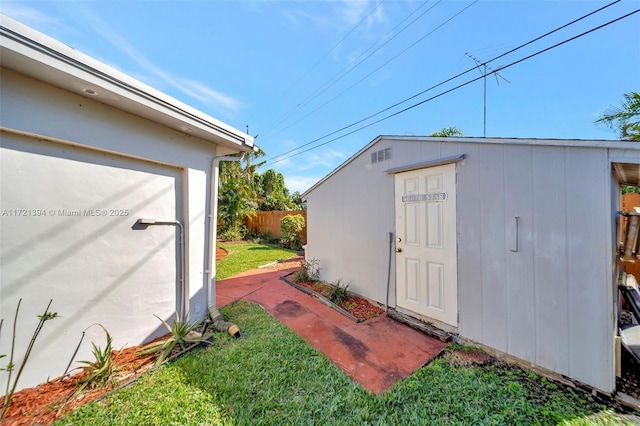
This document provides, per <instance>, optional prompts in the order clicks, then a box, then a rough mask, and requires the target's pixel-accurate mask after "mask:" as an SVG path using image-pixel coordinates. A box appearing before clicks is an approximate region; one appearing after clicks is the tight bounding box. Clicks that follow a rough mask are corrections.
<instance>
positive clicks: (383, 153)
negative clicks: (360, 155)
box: [371, 148, 391, 164]
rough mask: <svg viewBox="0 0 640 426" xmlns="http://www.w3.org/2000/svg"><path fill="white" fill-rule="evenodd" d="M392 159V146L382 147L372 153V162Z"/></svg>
mask: <svg viewBox="0 0 640 426" xmlns="http://www.w3.org/2000/svg"><path fill="white" fill-rule="evenodd" d="M390 159H391V148H386V149H381V150H380V151H376V152H372V153H371V163H372V164H373V163H379V162H381V161H384V160H390Z"/></svg>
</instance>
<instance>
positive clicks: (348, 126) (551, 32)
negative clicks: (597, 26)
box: [267, 0, 635, 162]
mask: <svg viewBox="0 0 640 426" xmlns="http://www.w3.org/2000/svg"><path fill="white" fill-rule="evenodd" d="M620 1H621V0H615V1H613V2H611V3H609V4H607V5H605V6H603V7H600V8H598V9H596V10H594V11H593V12H590V13H587V14H586V15H583V16H581V17H579V18H577V19H574V20H573V21H571V22H568V23H566V24H564V25H561V26H559V27H557V28H555V29H553V30H551V31H548V32H546V33H544V34H542V35H541V36H538V37H536V38H534V39H532V40H529V41H527V42H525V43H523V44H521V45H519V46H517V47H515V48H513V49H511V50H509V51H507V52H505V53H502V54H500V55H498V56H496V57H494V58H492V59H490V60H488V61H485V62H483V63H481V64H479V65H480V66H482V65H487V64H489V63H491V62H494V61H496V60H498V59H500V58H503V57H505V56H507V55H510V54H511V53H513V52H516V51H517V50H520V49H522V48H524V47H526V46H528V45H530V44H532V43H535V42H537V41H539V40H541V39H543V38H545V37H548V36H550V35H551V34H554V33H556V32H558V31H560V30H562V29H564V28H567V27H568V26H570V25H573V24H575V23H577V22H579V21H581V20H583V19H586V18H588V17H589V16H592V15H594V14H596V13H598V12H601V11H602V10H604V9H606V8H608V7H610V6H613V5H614V4H616V3H619V2H620ZM633 13H635V12H633ZM475 69H477V67H471V68H469V69H467V70H466V71H463V72H460V73H458V74H456V75H454V76H453V77H449V78H448V79H446V80H443V81H441V82H440V83H437V84H435V85H433V86H431V87H428V88H427V89H425V90H423V91H421V92H418V93H416V94H414V95H412V96H410V97H408V98H405V99H403V100H401V101H399V102H396V103H395V104H393V105H390V106H388V107H386V108H384V109H382V110H380V111H378V112H375V113H373V114H370V115H368V116H366V117H364V118H362V119H360V120H358V121H355V122H353V123H351V124H349V125H347V126H344V127H341V128H339V129H337V130H335V131H333V132H330V133H327V134H326V135H324V136H321V137H319V138H316V139H314V140H312V141H310V142H307V143H305V144H303V145H300V146H299V147H296V148H294V149H291V150H289V151H286V152H284V153H282V154H278V155H275V156H273V157H271V158H269V159H268V160H267V162H269V160H272V159H276V158H279V157H282V156H285V155H287V154H289V153H292V152H295V151H298V150H300V149H302V148H304V147H305V146H309V145H311V144H313V143H316V142H319V141H321V140H322V139H324V138H327V137H329V136H332V135H335V134H336V133H339V132H341V131H343V130H347V129H349V128H351V127H354V126H356V125H358V124H360V123H362V122H364V121H367V120H369V119H371V118H373V117H376V116H378V115H380V114H382V113H385V112H387V111H389V110H391V109H393V108H395V107H398V106H400V105H402V104H404V103H406V102H408V101H410V100H412V99H415V98H417V97H419V96H421V95H423V94H425V93H427V92H429V91H431V90H433V89H436V88H437V87H440V86H443V85H444V84H446V83H449V82H450V81H453V80H455V79H457V78H459V77H462V76H463V75H465V74H468V73H469V72H471V71H473V70H475ZM500 69H502V68H498V70H497V71H499V70H500ZM480 78H482V77H480ZM476 80H477V79H476ZM476 80H473V81H476ZM349 134H351V133H348V134H347V135H349ZM347 135H345V136H347ZM333 140H334V139H332V141H333ZM318 146H322V145H318ZM307 151H308V150H305V151H303V152H307ZM286 158H290V157H286ZM277 161H281V160H277ZM274 162H275V161H274Z"/></svg>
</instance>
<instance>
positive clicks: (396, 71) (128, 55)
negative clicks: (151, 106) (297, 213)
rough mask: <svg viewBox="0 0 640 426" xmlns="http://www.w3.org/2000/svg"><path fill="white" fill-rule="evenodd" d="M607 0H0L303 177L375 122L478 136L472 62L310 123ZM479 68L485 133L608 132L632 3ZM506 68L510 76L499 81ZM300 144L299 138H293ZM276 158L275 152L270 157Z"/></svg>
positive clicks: (362, 140) (633, 23)
mask: <svg viewBox="0 0 640 426" xmlns="http://www.w3.org/2000/svg"><path fill="white" fill-rule="evenodd" d="M609 3H610V2H600V1H577V0H576V1H562V0H557V1H551V2H547V1H520V0H511V1H490V0H480V1H473V0H464V1H457V0H455V1H454V0H448V1H437V0H431V1H429V2H424V1H417V0H416V1H413V0H384V1H380V0H363V1H358V0H348V1H338V0H334V1H328V0H327V1H276V0H273V1H271V0H264V1H259V0H254V1H135V2H133V1H115V0H112V1H35V2H29V1H9V0H2V2H1V3H0V11H2V13H4V14H6V15H9V16H11V17H13V18H14V19H17V20H18V21H21V22H22V23H24V24H26V25H29V26H31V27H33V28H35V29H37V30H39V31H41V32H43V33H45V34H47V35H49V36H51V37H54V38H56V39H58V40H60V41H62V42H64V43H66V44H68V45H70V46H72V47H74V48H75V49H77V50H79V51H81V52H83V53H86V54H88V55H90V56H93V57H94V58H96V59H98V60H100V61H102V62H105V63H107V64H109V65H111V66H113V67H115V68H117V69H119V70H121V71H123V72H125V73H127V74H129V75H131V76H133V77H135V78H137V79H139V80H141V81H143V82H145V83H147V84H149V85H151V86H153V87H155V88H156V89H159V90H161V91H163V92H165V93H167V94H169V95H171V96H173V97H175V98H177V99H179V100H181V101H183V102H185V103H187V104H189V105H192V106H193V107H195V108H198V109H200V110H202V111H204V112H206V113H208V114H210V115H212V116H214V117H216V118H217V119H219V120H221V121H224V122H226V123H228V124H230V125H232V126H234V127H236V128H239V129H242V130H246V128H247V125H248V126H249V132H250V133H251V134H252V135H258V138H257V139H256V143H257V144H258V145H259V146H260V147H261V148H262V149H263V150H264V151H265V152H266V153H267V156H266V159H268V162H267V168H274V169H275V170H276V171H278V172H281V173H282V174H284V176H285V180H286V184H287V187H288V188H289V189H290V190H291V191H296V190H297V191H301V192H303V191H304V190H306V189H307V188H309V187H310V186H311V185H312V184H314V183H315V182H317V181H318V180H319V179H321V178H322V177H323V176H324V175H326V174H327V173H328V172H330V171H331V170H333V169H334V168H335V167H336V166H338V165H339V164H341V163H342V162H343V161H344V160H346V159H347V158H349V157H350V156H351V155H353V154H354V153H355V152H356V151H357V150H358V149H360V148H362V147H363V146H364V145H366V144H367V143H369V142H370V141H371V140H373V139H374V138H375V137H376V136H378V135H381V134H385V135H428V134H430V133H432V132H434V131H437V130H439V129H441V128H443V127H448V126H457V127H458V128H460V129H462V130H463V131H464V133H465V135H467V136H483V133H484V128H483V93H484V89H483V81H482V79H479V80H478V81H476V82H473V83H470V84H468V85H466V86H464V87H462V88H460V89H456V90H453V91H452V92H450V93H447V94H444V95H442V96H440V97H437V98H435V99H433V100H430V101H428V102H425V103H423V104H422V105H420V106H417V107H415V108H412V109H410V110H408V111H406V112H404V113H401V114H398V115H396V116H394V117H392V118H389V119H387V120H384V121H381V122H379V123H377V124H373V125H371V126H370V127H367V128H365V129H363V130H360V131H358V132H355V133H353V134H351V135H348V136H345V137H343V138H340V139H338V140H335V141H332V142H329V143H326V144H325V145H323V146H320V147H318V148H316V149H313V150H310V151H308V152H305V153H302V154H299V155H296V156H291V155H292V154H295V153H296V152H292V153H290V154H287V155H285V157H289V158H284V159H282V157H277V156H279V155H281V154H283V153H285V152H287V151H290V150H292V149H295V148H297V147H300V146H302V145H304V144H308V143H310V142H312V141H315V140H317V139H319V140H318V141H317V142H314V143H312V144H310V145H308V146H307V147H306V148H304V149H307V148H311V147H313V146H315V145H317V144H319V143H324V142H327V141H329V140H330V139H334V138H336V137H338V136H341V135H342V134H344V133H347V132H349V131H352V130H355V129H357V128H359V127H362V126H363V125H366V124H370V123H371V122H372V121H375V120H378V119H380V118H383V117H385V116H386V115H389V114H392V113H394V112H397V111H399V110H400V109H403V108H406V107H409V106H411V105H412V104H415V103H418V102H421V101H423V100H425V99H427V98H430V97H433V96H435V95H438V94H439V93H441V92H443V91H446V90H449V89H452V88H454V87H455V86H457V85H460V84H463V83H465V82H467V81H469V80H471V79H474V78H477V77H480V76H481V74H480V72H479V71H478V70H477V69H474V70H471V71H470V72H468V73H467V74H464V75H463V76H461V77H459V78H458V79H455V80H453V81H451V82H449V83H446V84H444V85H442V86H439V87H437V88H436V89H433V90H430V91H428V92H426V93H424V94H422V95H420V96H417V97H415V98H413V99H412V100H411V101H409V102H406V103H403V104H401V105H400V106H398V107H396V108H393V109H390V110H388V111H387V112H386V113H383V114H380V115H377V116H375V118H373V119H370V120H367V121H363V122H362V123H360V124H359V125H357V126H354V127H350V128H349V129H347V130H345V131H342V132H338V133H335V134H333V135H332V136H330V137H326V138H323V137H324V136H325V135H328V134H331V133H332V132H335V131H337V130H339V129H341V128H343V127H345V126H349V125H351V124H352V123H354V122H357V121H359V120H361V119H363V118H365V117H368V116H370V115H372V114H375V113H377V112H379V111H381V110H383V109H385V108H387V107H390V106H392V105H394V104H396V103H398V102H400V101H402V100H404V99H406V98H409V97H411V96H414V95H416V94H418V93H420V92H422V91H424V90H426V89H428V88H430V87H431V86H434V85H437V84H438V83H440V82H442V81H444V80H447V79H448V78H450V77H453V76H455V75H457V74H459V73H462V72H464V71H467V70H470V69H471V68H472V67H473V66H474V61H473V59H471V57H470V56H472V57H474V58H476V59H477V60H478V61H480V62H485V61H489V60H490V59H492V58H494V57H496V56H498V55H501V54H503V53H505V52H508V51H509V50H511V49H514V48H516V47H518V46H519V45H521V44H523V43H526V42H528V41H529V40H531V39H534V38H536V37H538V36H540V35H543V34H545V33H546V32H548V31H551V30H553V29H555V28H557V27H559V26H561V25H564V24H566V23H569V22H570V21H572V20H574V19H577V18H579V17H581V16H583V15H585V14H587V13H589V12H592V11H594V10H596V9H598V8H600V7H602V6H605V5H606V4H609ZM639 8H640V0H622V1H620V2H619V3H616V4H614V5H612V6H610V7H608V8H606V9H605V10H603V11H602V12H599V13H597V14H595V15H593V16H591V17H589V18H586V19H584V20H583V21H580V22H578V23H576V24H574V25H571V26H569V27H567V28H565V29H563V30H561V31H559V32H557V33H555V34H553V35H551V36H548V37H546V38H544V39H542V40H540V41H538V42H535V43H533V44H531V45H529V46H527V47H525V48H522V49H520V50H518V51H516V52H514V53H511V54H508V55H506V56H503V57H502V58H499V59H497V60H495V61H491V62H489V63H488V67H490V69H493V70H496V69H499V68H500V67H502V66H506V65H508V64H510V63H511V62H514V61H517V60H519V59H521V58H524V57H526V56H528V55H531V54H533V53H535V52H538V51H540V50H542V49H545V48H547V47H550V46H552V45H554V44H556V43H559V42H562V41H564V40H566V39H569V38H571V37H574V36H576V35H578V34H580V33H582V32H585V31H588V30H591V29H592V28H595V27H597V26H599V25H602V24H605V23H607V22H609V21H611V20H613V19H616V18H619V17H621V16H623V15H626V14H627V13H630V12H632V11H634V10H637V9H639ZM499 75H500V76H501V77H502V78H499V79H496V77H495V76H488V77H487V80H486V87H487V125H486V134H487V136H488V137H491V136H496V137H523V138H528V137H532V138H571V139H574V138H575V139H615V137H616V134H615V133H614V132H612V131H611V130H609V129H607V128H606V127H598V126H595V125H594V124H593V121H594V120H595V119H596V118H597V117H598V116H599V114H600V113H602V111H603V110H604V109H605V108H607V107H608V106H609V105H617V104H618V103H619V101H620V99H621V98H622V95H623V94H624V93H626V92H629V91H632V90H633V91H640V13H636V14H634V15H632V16H630V17H628V18H625V19H623V20H621V21H618V22H616V23H613V24H611V25H609V26H606V27H604V28H602V29H599V30H597V31H595V32H592V33H590V34H587V35H585V36H583V37H580V38H578V39H576V40H573V41H571V42H568V43H566V44H564V45H562V46H560V47H557V48H554V49H552V50H550V51H548V52H546V53H542V54H540V55H538V56H536V57H533V58H531V59H528V60H526V61H523V62H521V63H519V64H516V65H514V66H511V67H509V68H506V69H503V70H502V71H500V73H499ZM506 80H508V82H507V81H506ZM298 152H299V151H298ZM279 159H281V161H277V162H276V160H279Z"/></svg>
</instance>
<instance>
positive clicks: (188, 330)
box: [140, 314, 209, 365]
mask: <svg viewBox="0 0 640 426" xmlns="http://www.w3.org/2000/svg"><path fill="white" fill-rule="evenodd" d="M154 317H156V318H158V319H159V320H160V321H161V322H162V324H163V325H164V326H165V328H166V329H167V330H168V331H169V337H167V338H166V339H162V340H158V341H156V342H151V343H149V344H148V345H145V346H143V347H142V349H141V351H140V354H141V355H149V354H154V353H159V354H160V355H159V356H158V359H157V360H156V364H155V365H160V364H162V363H163V362H164V361H165V360H166V359H167V358H168V357H169V356H170V355H171V353H172V352H173V350H174V349H175V348H176V346H179V347H180V349H182V350H184V349H186V348H187V345H189V344H193V343H209V338H208V337H205V336H201V335H197V336H193V333H192V332H193V331H194V330H195V329H196V327H198V325H199V324H200V323H199V322H196V323H193V324H190V323H189V320H188V319H182V320H181V319H180V318H179V317H178V314H176V319H175V321H174V322H173V324H172V325H169V324H168V323H167V322H166V321H165V320H163V319H162V318H160V317H159V316H157V315H154Z"/></svg>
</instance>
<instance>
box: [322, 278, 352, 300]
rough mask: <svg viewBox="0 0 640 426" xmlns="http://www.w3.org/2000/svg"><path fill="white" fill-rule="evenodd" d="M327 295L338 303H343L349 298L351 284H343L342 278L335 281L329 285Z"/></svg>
mask: <svg viewBox="0 0 640 426" xmlns="http://www.w3.org/2000/svg"><path fill="white" fill-rule="evenodd" d="M327 296H328V297H329V299H330V300H331V301H332V302H333V303H335V304H336V305H339V304H341V303H342V302H344V301H346V300H347V299H348V298H349V284H346V285H342V280H336V281H334V282H333V283H332V284H331V285H330V286H329V290H328V292H327Z"/></svg>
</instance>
